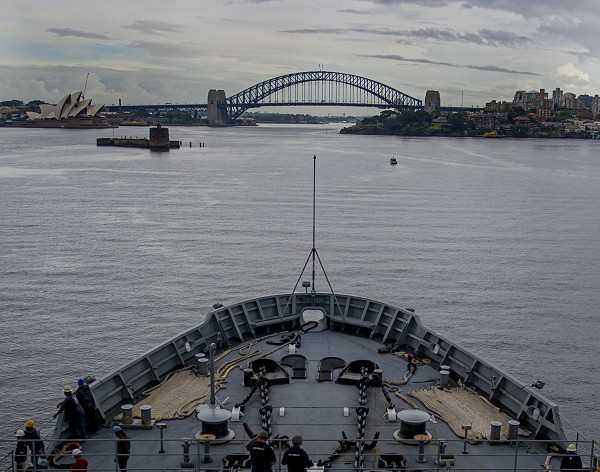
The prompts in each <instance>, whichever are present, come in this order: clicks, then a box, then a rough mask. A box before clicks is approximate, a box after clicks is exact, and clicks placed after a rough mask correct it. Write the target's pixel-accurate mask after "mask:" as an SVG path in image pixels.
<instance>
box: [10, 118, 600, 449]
mask: <svg viewBox="0 0 600 472" xmlns="http://www.w3.org/2000/svg"><path fill="white" fill-rule="evenodd" d="M338 130H339V126H336V125H323V126H266V125H265V126H260V127H256V128H239V129H206V128H172V129H171V138H172V139H178V140H182V141H184V144H185V145H184V147H183V148H182V149H181V150H175V151H171V152H170V153H150V152H148V151H145V150H130V149H118V148H114V149H111V148H97V147H96V146H95V139H96V138H97V137H100V136H110V135H111V134H112V130H108V131H98V130H85V131H73V130H18V129H0V149H1V150H2V152H1V154H0V202H1V205H0V316H1V320H2V342H1V343H0V359H1V360H2V362H0V379H1V381H0V382H1V383H0V398H1V399H2V409H1V410H0V437H2V438H11V437H12V434H13V432H14V431H15V430H16V429H18V428H19V427H21V426H22V423H23V421H24V420H26V419H28V418H33V419H35V420H36V422H37V424H38V426H41V425H44V424H45V423H47V422H48V420H49V418H50V417H51V415H52V413H53V412H54V411H55V406H56V403H57V402H58V401H59V400H60V399H61V397H62V393H61V392H62V386H63V385H64V384H66V383H70V384H73V383H74V382H75V381H76V379H77V378H78V377H80V376H83V375H87V374H92V375H95V376H96V377H101V376H103V375H105V374H107V373H108V372H110V371H112V370H113V369H115V368H116V367H118V366H120V365H121V364H123V363H125V362H126V361H128V360H129V359H131V358H133V357H134V356H137V355H139V354H141V353H143V352H144V351H146V350H148V349H149V348H151V347H152V346H154V345H155V344H156V343H157V342H159V341H162V340H163V339H165V338H166V337H168V336H171V335H175V334H177V333H179V332H180V331H183V330H184V329H185V328H187V327H188V326H190V325H191V324H193V323H196V322H197V321H198V320H199V318H200V316H201V315H202V314H203V313H205V312H207V311H208V309H209V307H211V305H212V304H213V303H217V302H218V303H223V304H227V303H230V302H236V301H241V300H244V299H247V298H251V297H254V296H258V295H266V294H272V293H283V292H288V291H290V290H291V289H292V288H293V286H294V284H295V282H296V279H297V278H298V276H299V274H300V270H301V269H302V266H303V265H304V262H305V261H306V258H307V257H308V255H309V251H310V248H311V246H312V232H311V231H312V230H311V225H312V218H311V210H312V166H313V159H312V156H313V154H317V156H318V159H317V170H318V177H317V249H318V251H319V254H320V257H321V259H322V261H323V262H324V264H325V268H326V271H327V275H328V276H329V278H330V281H331V283H332V285H333V288H334V290H335V291H337V292H340V293H353V294H356V295H362V296H365V297H373V298H376V299H380V300H382V301H385V302H389V303H392V304H398V305H399V306H404V307H414V308H415V309H416V310H417V313H420V314H421V316H422V318H423V321H424V322H425V323H426V324H427V325H428V326H429V327H431V328H433V329H435V330H436V331H439V332H441V333H443V334H445V335H446V336H448V337H449V338H451V339H453V340H457V341H459V343H460V344H461V345H462V346H463V347H466V348H467V349H469V350H471V351H473V352H475V353H477V354H479V355H481V356H482V357H483V358H484V359H486V360H488V361H490V362H491V363H494V364H498V365H500V366H501V367H502V368H504V369H505V370H506V371H507V372H508V373H509V374H512V375H514V376H516V377H517V378H520V379H521V380H523V381H524V382H526V383H528V382H533V381H535V380H538V379H539V380H543V381H545V382H546V387H545V388H544V393H545V394H546V395H547V396H548V397H549V398H551V399H553V400H554V401H556V402H557V403H558V404H559V405H560V408H561V412H562V414H563V416H564V417H565V418H566V419H568V420H569V421H570V422H571V423H573V424H574V425H576V426H577V427H578V428H579V429H580V430H581V431H583V432H584V433H586V434H587V435H588V436H590V437H593V438H595V439H600V437H599V436H598V426H597V425H598V424H599V423H600V413H599V410H598V409H597V408H596V404H595V402H594V401H593V395H594V392H597V391H598V390H600V378H599V376H598V349H597V347H596V346H597V344H598V338H599V336H600V322H599V321H598V307H599V306H600V290H598V286H599V285H600V206H599V204H598V202H599V201H600V142H598V141H559V140H556V141H551V140H522V141H518V140H508V139H496V140H492V139H489V140H485V139H473V140H470V139H446V138H437V139H422V138H401V137H369V136H345V135H344V136H342V135H340V134H338V133H337V131H338ZM115 133H116V134H117V135H122V134H124V133H127V135H137V136H146V134H147V129H141V128H133V129H120V130H116V131H115ZM189 141H193V143H194V147H193V148H191V149H190V148H189V147H188V146H189V145H188V144H187V143H189ZM199 142H204V143H205V145H206V146H205V147H204V148H199V147H198V143H199ZM391 155H395V156H396V157H397V159H398V165H397V166H390V164H389V158H390V156H391ZM306 278H307V279H308V276H307V277H306ZM317 289H320V290H327V285H326V282H325V280H324V278H323V277H322V276H321V277H319V275H318V276H317ZM51 427H52V423H48V424H47V426H46V427H45V428H44V430H43V432H44V433H46V434H50V432H51Z"/></svg>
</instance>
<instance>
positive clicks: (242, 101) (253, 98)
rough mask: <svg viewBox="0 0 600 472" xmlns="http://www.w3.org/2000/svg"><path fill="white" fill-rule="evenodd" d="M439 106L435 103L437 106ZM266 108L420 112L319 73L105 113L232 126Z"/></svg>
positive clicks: (399, 96) (390, 95)
mask: <svg viewBox="0 0 600 472" xmlns="http://www.w3.org/2000/svg"><path fill="white" fill-rule="evenodd" d="M438 105H439V104H438ZM266 106H338V107H376V108H380V109H396V110H406V109H412V110H416V109H421V108H423V103H422V101H421V100H419V99H417V98H414V97H411V96H409V95H406V94H405V93H402V92H401V91H399V90H396V89H395V88H393V87H390V86H388V85H385V84H382V83H381V82H377V81H375V80H372V79H368V78H365V77H360V76H357V75H352V74H346V73H343V72H327V71H323V70H318V71H308V72H297V73H293V74H286V75H281V76H279V77H274V78H272V79H268V80H265V81H263V82H260V83H258V84H255V85H253V86H251V87H248V88H247V89H245V90H242V91H241V92H239V93H236V94H235V95H232V96H230V97H227V96H226V94H225V91H224V90H214V89H213V90H210V91H209V92H208V99H207V102H206V103H198V104H171V103H167V104H163V105H123V106H121V105H119V106H114V105H113V106H107V107H105V108H106V109H108V110H109V111H127V110H129V111H138V110H169V109H179V110H189V111H192V110H203V111H204V110H205V111H206V112H207V115H208V119H209V122H210V123H211V124H214V125H227V124H231V123H234V122H235V120H236V119H238V118H239V117H240V116H241V115H242V114H243V113H244V112H245V111H247V110H249V109H252V108H259V107H266Z"/></svg>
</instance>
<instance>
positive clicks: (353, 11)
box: [338, 8, 372, 15]
mask: <svg viewBox="0 0 600 472" xmlns="http://www.w3.org/2000/svg"><path fill="white" fill-rule="evenodd" d="M338 11H339V12H340V13H352V14H353V15H372V13H371V12H369V11H366V10H355V9H353V8H346V9H345V10H338Z"/></svg>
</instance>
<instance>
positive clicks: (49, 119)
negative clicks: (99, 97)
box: [19, 92, 111, 128]
mask: <svg viewBox="0 0 600 472" xmlns="http://www.w3.org/2000/svg"><path fill="white" fill-rule="evenodd" d="M103 106H104V105H92V100H91V99H90V98H87V99H86V98H84V96H83V92H75V93H71V94H69V95H66V96H64V97H63V98H61V99H60V101H59V102H58V103H57V104H56V105H49V104H46V103H42V104H40V112H39V113H35V112H31V111H28V112H27V115H28V116H29V119H28V120H27V121H22V122H20V123H19V126H23V127H31V128H109V127H111V125H110V124H109V123H108V121H107V120H106V118H105V117H104V116H102V115H100V114H99V111H100V110H101V109H102V107H103Z"/></svg>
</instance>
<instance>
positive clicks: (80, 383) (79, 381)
mask: <svg viewBox="0 0 600 472" xmlns="http://www.w3.org/2000/svg"><path fill="white" fill-rule="evenodd" d="M84 384H85V380H83V379H79V380H78V381H77V385H84Z"/></svg>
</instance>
